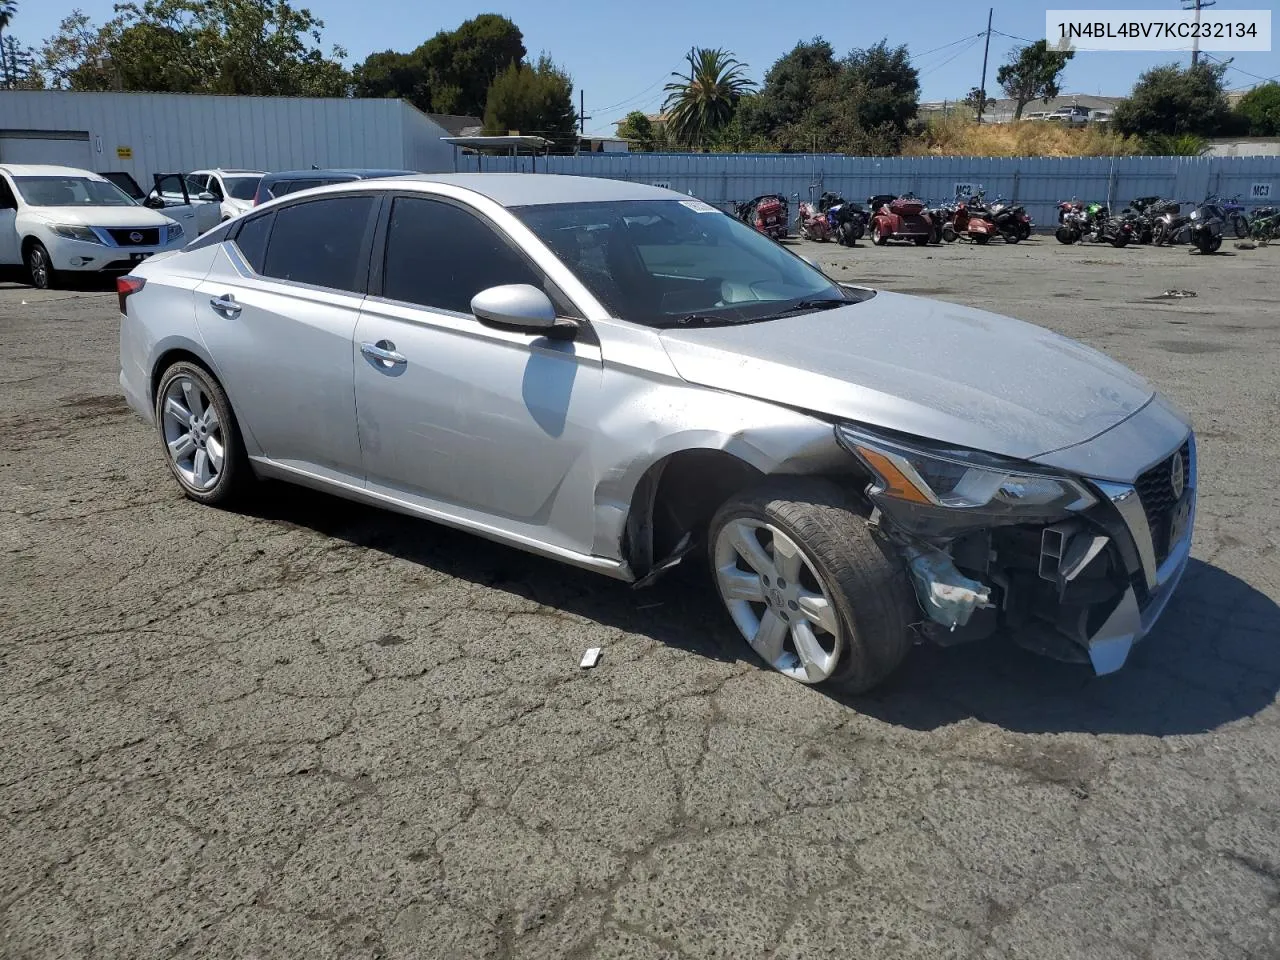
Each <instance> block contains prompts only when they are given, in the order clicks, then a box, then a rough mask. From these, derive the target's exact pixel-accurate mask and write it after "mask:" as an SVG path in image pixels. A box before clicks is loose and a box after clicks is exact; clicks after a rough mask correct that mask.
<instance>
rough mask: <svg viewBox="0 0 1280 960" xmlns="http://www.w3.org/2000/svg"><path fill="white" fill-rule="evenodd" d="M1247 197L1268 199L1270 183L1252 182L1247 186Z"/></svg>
mask: <svg viewBox="0 0 1280 960" xmlns="http://www.w3.org/2000/svg"><path fill="white" fill-rule="evenodd" d="M1249 199H1250V200H1270V199H1271V184H1269V183H1255V184H1252V185H1251V186H1250V187H1249Z"/></svg>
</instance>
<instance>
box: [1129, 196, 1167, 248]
mask: <svg viewBox="0 0 1280 960" xmlns="http://www.w3.org/2000/svg"><path fill="white" fill-rule="evenodd" d="M1171 206H1172V207H1176V206H1177V204H1175V203H1173V201H1172V200H1166V199H1164V198H1163V197H1135V198H1134V199H1133V200H1132V201H1130V203H1129V206H1127V207H1125V208H1124V209H1123V210H1121V211H1120V216H1121V217H1122V218H1124V219H1126V220H1128V221H1129V222H1130V223H1132V224H1133V239H1134V242H1135V243H1151V242H1152V241H1153V240H1154V239H1155V223H1156V218H1157V217H1159V216H1160V215H1161V214H1163V213H1164V212H1165V211H1166V210H1167V209H1168V208H1169V207H1171Z"/></svg>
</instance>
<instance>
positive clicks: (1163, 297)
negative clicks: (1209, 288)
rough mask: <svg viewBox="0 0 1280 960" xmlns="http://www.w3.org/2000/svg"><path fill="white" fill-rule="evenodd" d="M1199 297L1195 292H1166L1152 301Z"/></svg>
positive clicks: (1157, 295) (1159, 294)
mask: <svg viewBox="0 0 1280 960" xmlns="http://www.w3.org/2000/svg"><path fill="white" fill-rule="evenodd" d="M1197 296H1199V294H1198V293H1196V292H1195V291H1194V290H1166V291H1165V292H1164V293H1158V294H1156V295H1155V296H1154V297H1151V299H1152V300H1186V299H1188V298H1190V297H1197Z"/></svg>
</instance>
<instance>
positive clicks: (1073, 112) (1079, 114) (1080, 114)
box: [1045, 106, 1089, 124]
mask: <svg viewBox="0 0 1280 960" xmlns="http://www.w3.org/2000/svg"><path fill="white" fill-rule="evenodd" d="M1045 119H1046V120H1051V121H1053V122H1054V123H1071V124H1080V123H1088V122H1089V110H1088V108H1087V107H1075V106H1072V107H1059V108H1058V109H1057V110H1054V111H1053V112H1052V113H1050V114H1048V115H1047V116H1046V117H1045Z"/></svg>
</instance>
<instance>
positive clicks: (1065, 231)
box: [1053, 226, 1079, 244]
mask: <svg viewBox="0 0 1280 960" xmlns="http://www.w3.org/2000/svg"><path fill="white" fill-rule="evenodd" d="M1053 235H1054V236H1055V237H1057V238H1058V242H1059V243H1065V244H1072V243H1075V242H1076V240H1078V239H1079V237H1077V236H1076V232H1075V231H1074V230H1072V229H1071V228H1070V227H1068V226H1061V227H1059V228H1058V229H1057V230H1055V231H1054V234H1053Z"/></svg>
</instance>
